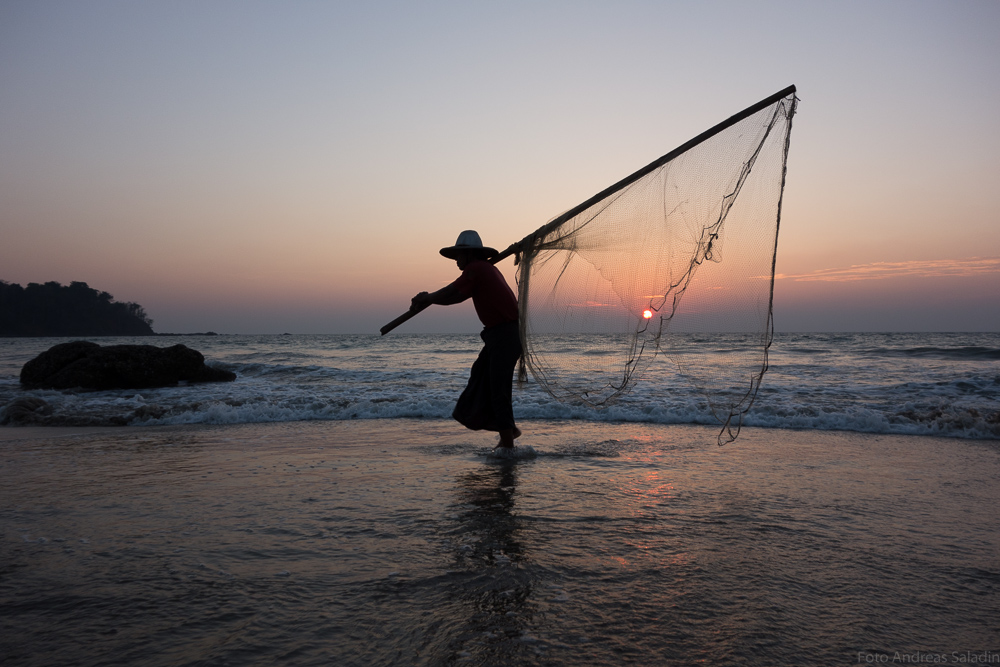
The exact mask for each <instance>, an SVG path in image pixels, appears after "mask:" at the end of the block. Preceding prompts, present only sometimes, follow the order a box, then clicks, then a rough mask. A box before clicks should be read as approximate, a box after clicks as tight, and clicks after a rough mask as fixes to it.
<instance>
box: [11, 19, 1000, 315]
mask: <svg viewBox="0 0 1000 667" xmlns="http://www.w3.org/2000/svg"><path fill="white" fill-rule="evenodd" d="M790 84H795V85H796V86H797V87H798V96H799V98H800V99H801V102H800V105H799V113H798V115H797V116H796V118H795V122H794V129H793V131H792V146H791V154H790V157H789V165H788V168H789V171H788V180H787V185H786V190H785V203H784V209H783V213H782V229H781V235H780V239H779V244H778V264H777V271H778V274H779V277H778V279H777V281H776V284H775V322H776V328H777V329H778V331H922V330H937V331H1000V185H998V176H1000V123H998V119H1000V3H998V2H995V1H994V0H984V1H978V2H977V1H963V2H950V1H949V2H945V1H941V2H919V1H914V0H905V1H900V2H895V1H892V2H890V1H867V0H866V1H864V2H850V1H846V2H835V3H830V2H801V1H794V2H690V3H670V2H627V1H625V2H622V1H618V0H616V1H615V2H580V1H577V2H504V3H494V2H491V3H487V2H467V1H462V2H423V3H416V2H399V3H394V2H378V1H376V2H364V3H361V2H292V3H278V2H246V1H240V2H223V1H216V2H202V1H200V0H199V1H197V2H187V1H182V0H171V1H169V2H167V1H164V2H134V1H129V2H105V1H79V0H74V1H72V2H47V1H44V0H42V1H39V0H30V1H23V2H22V1H12V0H2V1H0V279H2V280H6V281H8V282H15V283H20V284H22V285H24V284H27V283H28V282H45V281H49V280H56V281H59V282H61V283H64V284H68V283H69V282H71V281H74V280H82V281H85V282H87V283H89V284H90V285H91V287H95V288H97V289H101V290H104V291H108V292H110V293H111V294H113V295H114V296H115V298H116V299H118V300H122V301H136V302H138V303H140V304H142V305H143V306H144V307H145V309H146V311H147V312H148V313H149V315H150V316H151V317H152V318H153V319H154V328H155V329H156V330H157V331H161V332H191V331H206V330H213V331H218V332H226V333H280V332H286V331H287V332H292V333H355V332H357V333H366V332H372V333H374V332H377V330H378V328H379V326H381V325H382V324H384V323H385V322H387V321H388V320H391V319H392V318H393V317H395V316H396V315H398V314H400V313H401V312H403V311H404V310H405V309H406V307H407V306H408V305H409V297H410V296H412V295H413V294H415V293H416V292H418V291H420V290H423V289H427V290H433V289H437V288H438V287H440V286H442V285H444V284H446V283H447V282H449V281H450V280H451V279H453V278H454V277H455V276H456V275H457V269H456V268H455V265H454V263H452V262H449V261H448V260H445V259H444V258H442V257H440V256H439V255H438V253H437V251H438V249H439V248H441V247H442V246H446V245H451V244H452V243H454V241H455V238H456V236H457V235H458V232H459V231H461V230H462V229H466V228H475V229H478V230H479V232H480V233H481V234H482V236H483V239H484V241H485V242H486V243H487V244H490V245H494V246H499V247H506V246H507V245H508V244H510V243H511V242H513V241H516V240H518V239H520V238H521V237H523V236H524V235H525V234H527V233H529V232H531V231H533V230H534V229H536V228H537V227H539V226H540V225H542V224H544V223H545V222H546V221H548V220H549V219H551V218H552V217H554V216H556V215H558V214H559V213H561V212H562V211H564V210H567V209H569V208H571V207H572V206H574V205H576V204H578V203H579V202H581V201H583V200H585V199H587V198H588V197H590V196H591V195H593V194H594V193H596V192H598V191H600V190H602V189H604V188H605V187H606V186H608V185H610V184H611V183H613V182H615V181H617V180H619V179H620V178H622V177H623V176H625V175H627V174H629V173H631V172H632V171H634V170H636V169H637V168H639V167H641V166H643V165H644V164H646V163H648V162H650V161H652V160H653V159H655V158H656V157H658V156H660V155H662V154H664V153H666V152H667V151H669V150H671V149H672V148H674V147H675V146H677V145H679V144H681V143H683V142H684V141H686V140H688V139H690V138H691V137H693V136H695V135H696V134H698V133H700V132H702V131H703V130H705V129H707V128H708V127H710V126H712V125H714V124H715V123H717V122H719V121H721V120H723V119H725V118H727V117H728V116H730V115H732V114H734V113H736V112H737V111H739V110H741V109H743V108H744V107H747V106H749V105H750V104H752V103H754V102H756V101H758V100H760V99H762V98H764V97H766V96H768V95H770V94H772V93H774V92H776V91H778V90H780V89H782V88H784V87H785V86H788V85H790ZM501 268H502V270H503V271H504V272H505V274H506V275H507V276H508V277H509V279H510V280H511V283H512V284H513V266H512V262H511V261H510V260H507V261H505V262H504V263H503V264H502V265H501ZM478 328H479V325H478V322H477V320H476V318H475V314H474V311H473V309H472V306H471V303H467V304H463V305H461V306H453V307H450V308H447V309H445V308H435V309H433V310H432V311H428V312H425V313H422V314H421V315H420V316H418V317H417V318H415V319H414V320H411V322H409V323H408V324H406V325H405V326H404V328H402V329H401V331H410V332H431V331H476V330H478Z"/></svg>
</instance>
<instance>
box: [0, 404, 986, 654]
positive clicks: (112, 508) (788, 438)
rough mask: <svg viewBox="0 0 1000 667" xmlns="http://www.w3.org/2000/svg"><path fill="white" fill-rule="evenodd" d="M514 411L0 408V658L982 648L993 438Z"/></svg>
mask: <svg viewBox="0 0 1000 667" xmlns="http://www.w3.org/2000/svg"><path fill="white" fill-rule="evenodd" d="M523 428H524V430H525V432H526V436H525V438H524V439H523V440H524V441H525V442H526V443H529V444H531V445H532V446H533V447H534V448H536V450H538V452H539V456H538V457H537V458H535V459H532V460H525V461H518V462H515V463H511V462H504V461H497V460H494V459H491V458H489V457H488V456H487V454H486V453H487V452H488V450H489V448H490V447H491V446H492V445H493V444H494V440H495V438H493V437H491V436H490V435H488V434H484V433H472V432H469V431H465V430H462V429H461V428H460V427H458V426H457V425H456V424H454V423H452V422H447V421H432V420H388V421H378V420H358V421H350V422H294V423H279V424H243V425H238V426H199V427H178V426H173V427H153V428H143V427H122V428H66V429H64V428H30V427H29V428H3V429H0V439H2V440H3V442H2V444H0V463H2V468H0V537H2V541H0V563H2V564H3V570H2V573H0V654H3V655H4V656H5V663H4V664H5V665H6V664H11V665H47V664H81V665H91V664H108V663H115V664H148V665H176V664H220V665H221V664H251V665H252V664H302V665H313V664H315V665H321V664H341V665H372V664H428V665H434V664H442V663H455V664H482V665H494V664H496V665H500V664H539V665H542V664H545V665H575V664H581V663H586V664H596V665H617V664H623V663H625V664H648V665H687V664H691V663H692V662H694V661H704V662H708V663H712V664H763V665H770V664H859V660H860V661H861V662H862V663H864V662H867V661H869V657H871V660H872V661H882V656H888V659H889V661H890V662H891V660H892V658H893V657H894V655H895V654H896V653H899V654H900V655H901V656H902V655H904V654H905V655H913V654H914V653H915V652H917V651H920V652H921V653H923V654H928V653H934V654H939V655H945V656H946V657H947V658H948V659H949V661H951V662H957V659H956V658H955V657H953V656H958V655H965V654H967V653H968V652H971V654H972V655H980V654H983V652H986V651H993V653H997V650H996V649H997V645H996V638H997V637H998V636H1000V623H998V621H997V620H996V619H997V618H1000V534H998V531H997V530H996V526H997V525H1000V443H998V442H996V441H965V440H956V439H946V438H927V437H914V436H884V435H864V434H855V433H844V432H817V431H790V430H767V429H745V430H744V433H743V434H742V435H741V437H740V439H739V440H738V441H737V442H735V443H732V444H730V445H727V446H725V447H722V448H720V447H718V446H716V445H715V436H716V430H715V429H713V428H707V427H693V426H663V425H646V424H597V423H589V422H551V421H546V422H527V423H525V424H523ZM989 655H992V654H989ZM996 661H998V662H1000V655H998V656H997V658H996Z"/></svg>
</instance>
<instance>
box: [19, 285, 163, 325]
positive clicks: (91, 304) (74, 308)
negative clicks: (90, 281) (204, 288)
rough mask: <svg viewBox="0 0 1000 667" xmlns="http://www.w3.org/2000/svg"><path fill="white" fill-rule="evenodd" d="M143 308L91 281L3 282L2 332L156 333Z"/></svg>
mask: <svg viewBox="0 0 1000 667" xmlns="http://www.w3.org/2000/svg"><path fill="white" fill-rule="evenodd" d="M154 333H155V332H154V331H153V320H152V319H150V318H149V316H148V315H146V311H145V310H143V308H142V306H140V305H139V304H137V303H132V302H118V301H115V300H114V297H112V296H111V295H110V294H108V293H107V292H99V291H97V290H95V289H93V288H92V287H90V286H89V285H87V283H85V282H79V281H74V282H72V283H70V284H69V285H67V286H63V285H60V284H59V283H57V282H55V281H50V282H47V283H44V284H41V285H40V284H38V283H28V286H27V287H21V286H20V285H18V284H11V283H8V282H6V281H3V280H0V336H150V335H153V334H154Z"/></svg>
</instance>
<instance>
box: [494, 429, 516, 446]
mask: <svg viewBox="0 0 1000 667" xmlns="http://www.w3.org/2000/svg"><path fill="white" fill-rule="evenodd" d="M520 437H521V429H519V428H518V427H516V426H515V427H514V428H504V429H500V442H499V444H497V446H496V447H494V448H493V449H497V448H498V447H503V448H505V449H513V447H514V440H515V439H517V438H520Z"/></svg>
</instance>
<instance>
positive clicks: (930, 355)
mask: <svg viewBox="0 0 1000 667" xmlns="http://www.w3.org/2000/svg"><path fill="white" fill-rule="evenodd" d="M866 354H867V355H868V356H874V357H911V358H923V359H950V360H977V359H982V360H990V361H997V360H1000V349H998V348H995V347H980V346H977V345H969V346H965V347H910V348H904V349H891V348H873V349H870V350H867V351H866Z"/></svg>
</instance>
